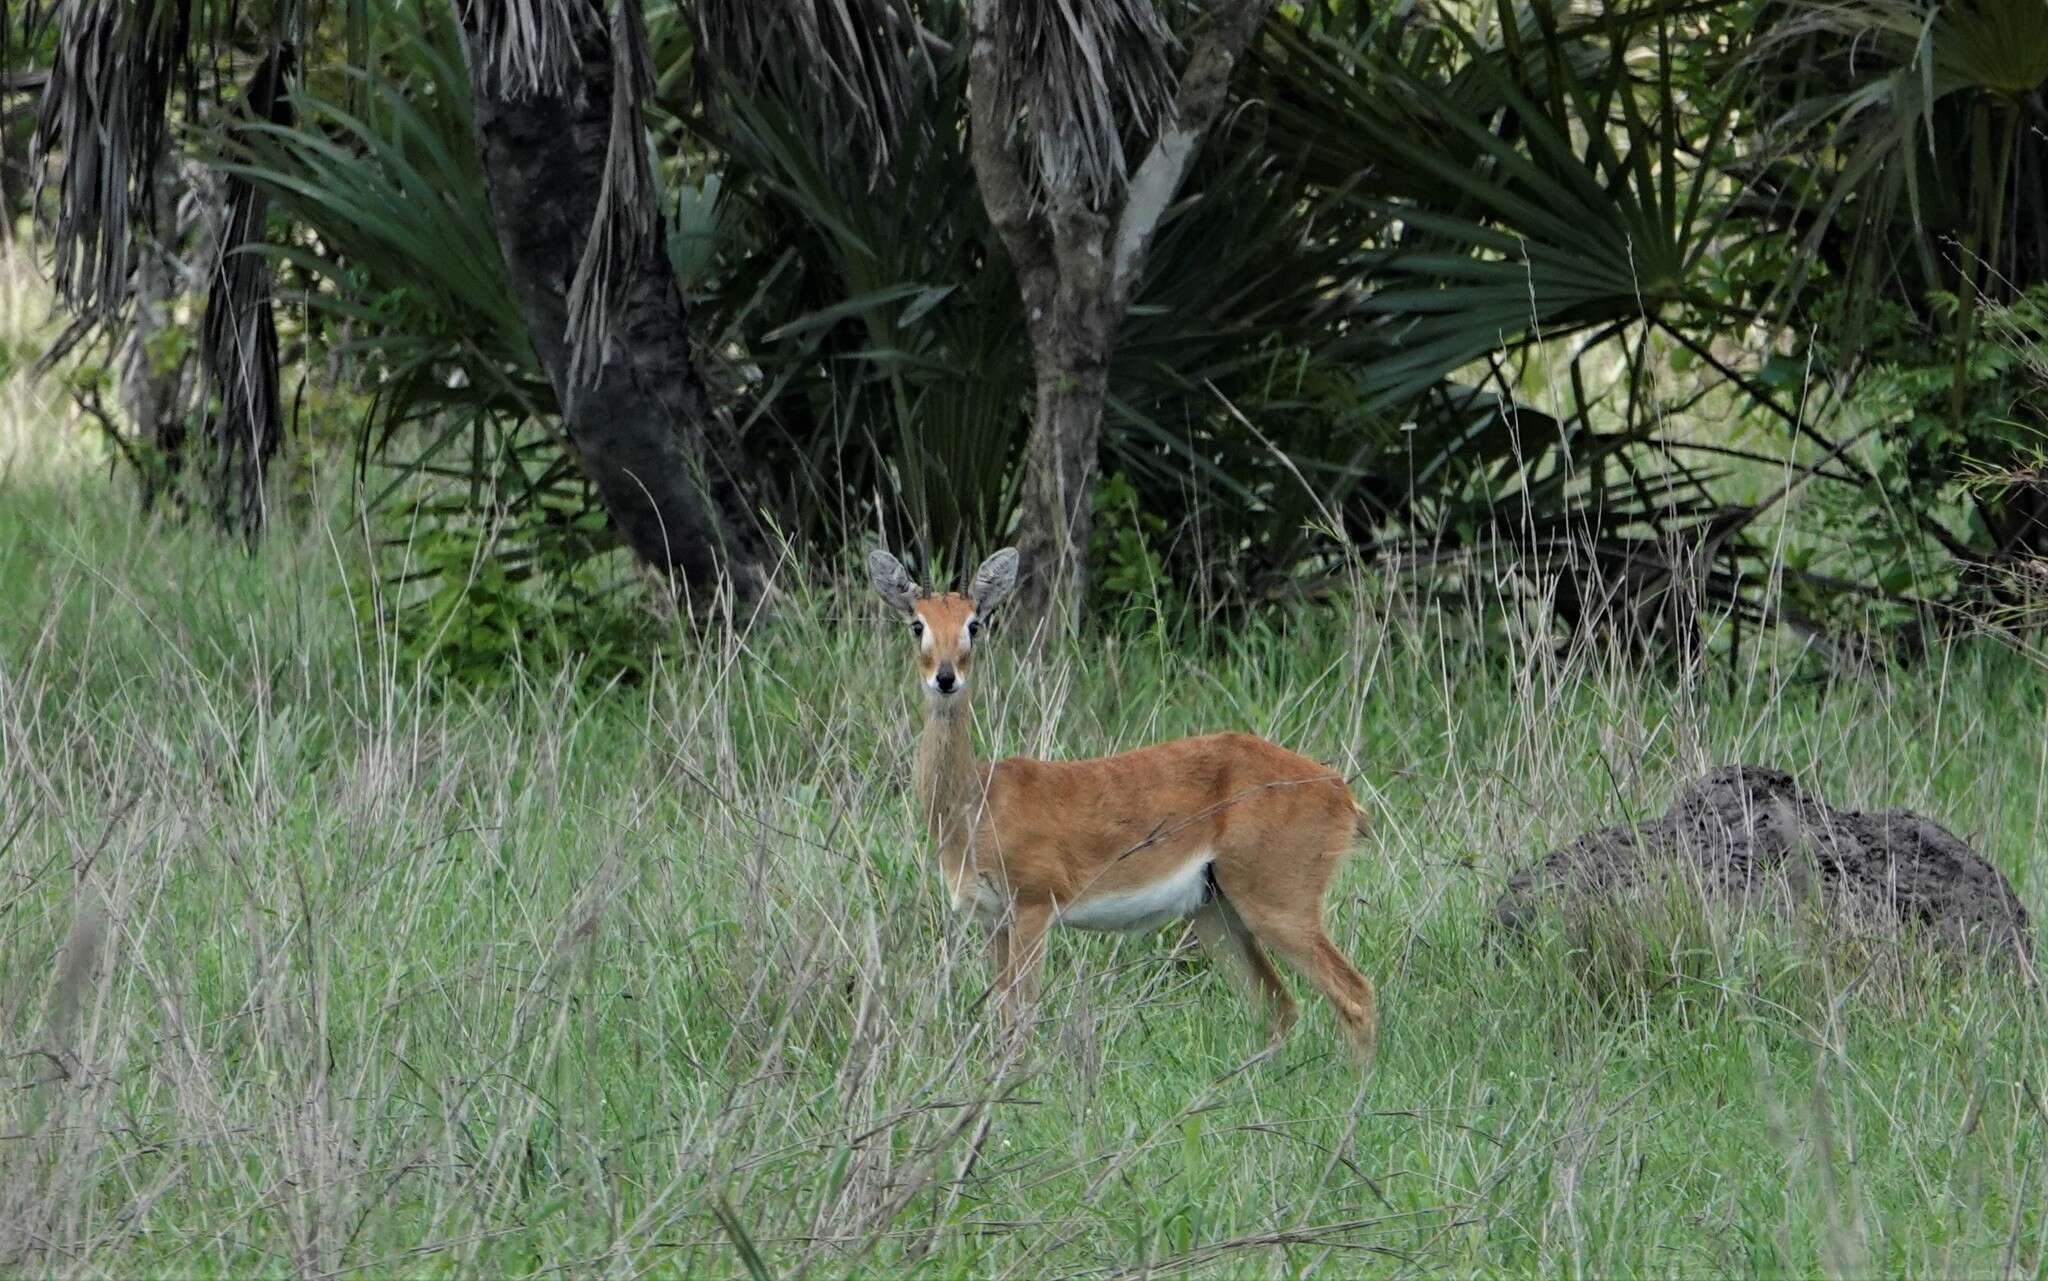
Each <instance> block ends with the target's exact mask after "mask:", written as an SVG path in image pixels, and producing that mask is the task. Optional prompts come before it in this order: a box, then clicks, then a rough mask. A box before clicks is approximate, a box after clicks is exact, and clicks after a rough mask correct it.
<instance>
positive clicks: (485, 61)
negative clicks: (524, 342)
mask: <svg viewBox="0 0 2048 1281" xmlns="http://www.w3.org/2000/svg"><path fill="white" fill-rule="evenodd" d="M593 8H594V7H593ZM473 14H474V8H473V7H472V8H470V10H469V13H468V15H466V16H465V18H464V37H465V44H466V46H467V49H468V55H469V70H470V83H471V87H472V91H473V95H474V98H475V112H476V129H477V135H478V144H479V148H480V151H481V153H482V158H483V170H484V183H485V186H486V189H487V193H488V198H489V202H490V210H491V221H492V224H493V228H494V230H495V231H496V233H497V239H498V244H499V247H500V249H501V250H502V251H503V253H504V255H505V264H506V267H507V268H508V269H509V271H510V273H511V277H512V282H513V287H514V289H515V290H516V291H517V293H518V295H519V302H520V310H521V311H522V312H523V313H524V315H525V317H526V322H527V328H528V330H529V331H530V332H531V334H532V338H533V344H534V348H535V351H536V352H537V354H538V355H539V357H540V361H541V364H542V366H543V367H544V368H545V369H546V370H547V374H548V380H549V382H550V383H551V384H553V386H554V389H555V394H556V398H557V401H558V403H559V405H560V407H561V412H562V422H563V427H564V429H565V430H566V432H567V434H568V438H569V442H570V445H571V447H572V448H573V449H574V450H575V452H576V456H577V458H578V460H579V461H580V462H581V463H582V466H583V470H584V474H585V475H587V476H589V477H590V479H591V482H592V483H593V484H594V485H595V486H596V488H597V492H598V495H599V497H600V498H601V499H602V500H603V502H604V504H605V508H606V510H607V511H608V512H609V513H610V515H611V518H612V521H613V523H614V524H615V525H616V526H617V527H618V529H619V532H620V533H621V535H623V537H624V538H625V540H626V542H627V543H628V544H629V545H630V546H631V547H632V548H633V550H634V551H635V552H637V553H638V554H639V555H640V556H641V557H642V558H644V559H645V560H646V561H648V562H649V563H650V564H651V565H653V566H654V567H655V568H657V569H659V570H662V571H664V572H666V573H667V574H668V575H669V577H670V579H671V581H672V582H673V583H674V584H675V585H676V587H677V588H678V590H680V591H682V592H684V593H686V594H687V595H688V596H689V597H690V598H691V599H692V600H695V601H697V602H699V603H703V602H708V601H709V600H710V599H712V597H713V594H714V593H715V591H716V590H717V588H718V586H719V585H720V583H721V582H723V581H730V583H731V585H732V588H733V591H734V594H735V596H736V597H737V599H739V600H740V601H742V602H745V601H750V600H752V599H754V598H755V597H756V596H757V595H758V594H759V592H760V589H761V586H762V581H763V576H762V570H761V564H762V555H761V540H760V537H759V535H758V532H757V529H756V527H755V525H754V523H753V522H752V519H751V517H750V516H749V514H748V508H747V505H746V503H745V500H744V495H743V493H742V491H741V489H740V486H739V483H738V480H737V477H736V473H735V470H734V468H733V467H732V465H731V460H730V459H728V458H721V457H720V456H718V454H717V453H716V452H715V450H714V448H713V444H712V442H713V439H714V436H715V435H716V425H717V420H716V418H715V416H714V414H713V410H712V405H711V399H710V396H709V394H708V393H707V391H706V390H705V386H704V381H703V379H702V378H701V377H700V376H699V375H698V372H697V369H696V366H695V364H694V363H693V361H692V358H691V352H690V343H689V309H688V307H687V305H686V304H685V302H684V299H683V294H682V289H681V287H680V286H679V285H678V283H677V281H676V278H675V274H674V271H673V269H672V267H671V266H670V264H669V261H668V258H667V255H666V253H665V252H664V250H663V248H662V245H663V242H664V241H665V239H666V237H665V236H661V235H656V236H652V237H649V238H647V241H646V242H644V243H643V244H642V245H640V246H638V247H636V248H634V249H633V250H632V251H631V252H632V260H631V261H626V262H621V263H618V264H615V267H616V270H615V272H614V275H613V279H614V280H616V281H617V282H618V284H617V287H616V291H615V294H614V297H613V308H612V312H611V315H610V324H609V330H608V334H607V336H606V339H605V342H604V346H603V350H602V351H601V352H598V353H594V354H593V355H592V356H591V357H590V359H589V367H588V368H585V369H582V370H580V371H577V374H576V375H575V376H572V362H573V357H574V355H575V353H574V351H573V350H572V343H571V339H570V336H569V291H570V285H571V283H572V281H573V280H574V279H575V277H576V270H577V265H578V263H580V262H581V261H582V259H583V255H584V251H585V248H586V246H587V245H588V244H589V242H590V238H591V236H592V234H593V225H594V221H595V218H596V215H597V212H598V204H599V193H600V190H601V188H602V186H603V169H604V164H605V154H606V147H607V142H608V139H609V138H610V136H611V132H612V112H613V105H614V104H613V102H612V97H613V93H614V89H615V78H616V71H615V62H614V58H613V51H612V48H611V40H610V36H609V34H608V32H607V30H606V24H605V23H604V21H602V19H601V18H600V19H599V20H596V21H591V22H586V23H578V24H576V28H575V30H574V32H573V36H572V42H573V50H572V53H571V56H572V57H573V65H572V66H571V67H570V68H569V73H568V74H567V75H565V76H563V77H561V78H560V79H559V82H558V83H555V84H542V85H540V86H537V87H536V86H531V85H514V84H509V83H507V81H508V77H505V76H503V75H500V74H496V72H495V71H494V69H493V67H492V65H491V59H490V58H489V57H488V56H484V55H482V54H480V51H479V50H478V48H477V47H476V31H475V19H474V17H473Z"/></svg>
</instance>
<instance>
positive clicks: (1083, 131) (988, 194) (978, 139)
mask: <svg viewBox="0 0 2048 1281" xmlns="http://www.w3.org/2000/svg"><path fill="white" fill-rule="evenodd" d="M962 4H964V7H965V9H966V17H967V23H966V37H965V44H966V48H965V49H961V48H958V47H957V46H956V45H955V44H954V43H952V42H950V41H948V40H946V39H944V38H942V37H940V36H938V35H936V34H934V33H933V32H932V31H931V30H929V29H928V28H927V27H926V26H924V25H923V24H921V23H920V22H919V20H918V14H917V11H916V8H915V7H914V6H912V5H910V4H908V3H906V2H905V0H703V2H702V3H700V5H699V6H698V11H699V15H700V29H701V33H702V42H703V44H704V46H705V47H707V48H709V49H711V50H713V51H715V53H716V55H717V56H718V58H719V60H720V61H721V62H722V63H723V64H724V65H725V67H726V69H727V70H728V71H732V72H735V73H737V74H738V75H739V76H740V78H741V80H742V83H743V84H744V83H746V82H747V81H748V80H749V79H750V78H751V79H752V80H753V81H754V82H756V83H758V82H759V81H760V80H762V79H773V78H774V77H776V76H778V75H782V76H788V75H790V74H792V73H791V72H790V70H789V68H788V65H787V61H786V59H779V58H776V57H774V56H773V51H774V50H775V49H776V47H777V46H778V45H782V46H787V45H788V44H789V43H790V42H791V40H792V38H793V37H794V38H795V39H796V43H797V44H798V46H799V50H800V56H801V57H803V58H804V59H805V60H806V61H807V64H808V66H807V78H808V80H809V81H810V84H809V87H808V90H807V92H806V91H802V90H800V91H799V92H798V93H797V94H796V95H793V96H797V97H803V98H805V100H807V101H808V102H810V103H811V104H812V105H813V108H814V110H815V112H816V113H817V115H818V116H819V118H820V119H821V120H822V121H824V122H825V123H824V124H823V126H822V129H821V132H823V133H826V134H834V133H836V134H838V135H840V136H842V137H843V138H846V139H850V140H852V141H854V142H855V144H856V145H855V146H853V147H851V148H843V149H842V150H843V151H844V152H845V154H846V155H847V156H848V157H849V158H860V159H862V160H863V162H871V161H872V158H873V157H874V156H875V155H876V154H878V153H879V152H884V151H886V149H887V148H888V147H889V146H890V145H891V139H890V137H889V135H890V132H891V130H892V129H895V128H897V127H899V126H900V124H901V122H902V121H903V120H904V119H905V118H906V117H907V116H908V115H909V114H910V113H909V112H907V111H906V110H904V104H903V97H904V95H905V94H906V93H907V92H908V91H909V87H910V86H911V85H912V84H914V83H915V82H916V80H917V77H916V76H915V75H914V74H913V73H912V72H913V67H914V64H916V63H918V62H920V61H928V60H935V59H960V58H964V59H965V60H966V64H967V74H966V76H965V78H964V86H965V92H966V94H967V98H968V120H969V142H970V154H971V158H972V163H973V167H974V173H975V177H976V181H977V185H978V187H979V189H980V196H981V200H982V203H983V204H984V205H985V206H986V208H987V211H988V216H989V220H990V222H991V223H992V224H993V225H994V227H995V230H996V232H997V234H998V236H999V238H1000V240H1001V242H1002V246H1003V248H1004V249H1005V250H1006V251H1007V253H1008V255H1009V259H1010V263H1011V266H1012V269H1013V270H1014V271H1015V273H1016V277H1017V288H1018V291H1019V293H1020V294H1021V295H1022V300H1023V305H1024V317H1025V331H1026V335H1027V337H1028V341H1029V345H1030V349H1031V366H1032V408H1033V413H1032V425H1031V431H1030V437H1029V441H1028V444H1027V446H1026V449H1025V456H1024V475H1023V484H1022V492H1021V495H1020V502H1019V507H1020V510H1019V514H1018V530H1017V545H1018V547H1019V549H1020V551H1021V552H1022V553H1023V570H1022V578H1021V581H1020V586H1019V589H1018V600H1019V602H1020V606H1021V608H1022V610H1023V611H1024V612H1025V613H1026V614H1027V615H1029V616H1031V617H1033V618H1041V619H1048V620H1051V621H1054V622H1056V623H1058V624H1060V625H1069V624H1072V623H1073V622H1075V621H1077V620H1078V618H1079V615H1080V610H1081V605H1082V601H1083V599H1084V597H1085V593H1086V588H1087V578H1088V564H1087V552H1088V542H1089V533H1090V526H1091V518H1092V499H1093V492H1094V485H1095V476H1096V470H1097V462H1098V455H1099V453H1100V449H1101V435H1102V420H1103V411H1104V408H1105V405H1106V404H1107V401H1108V396H1109V390H1110V388H1109V373H1110V365H1111V360H1112V357H1113V356H1114V355H1115V351H1116V346H1117V339H1118V335H1119V332H1120V330H1121V329H1122V327H1123V325H1124V321H1125V320H1126V318H1127V317H1128V315H1129V312H1130V307H1131V301H1132V299H1133V297H1134V296H1135V295H1136V292H1137V289H1138V286H1139V283H1140V281H1141V279H1142V278H1143V276H1144V274H1145V270H1146V266H1147V263H1148V261H1149V258H1150V255H1151V249H1152V244H1153V240H1154V238H1155V236H1156V235H1157V234H1158V232H1159V230H1160V226H1161V223H1162V221H1163V220H1164V219H1165V217H1166V214H1167V212H1168V210H1169V208H1171V206H1172V205H1173V203H1174V201H1175V198H1176V197H1177V196H1178V195H1179V194H1180V193H1181V190H1182V187H1183V185H1184V183H1185V182H1186V179H1187V176H1188V173H1189V171H1190V168H1191V167H1192V166H1193V164H1194V161H1195V159H1196V156H1197V154H1198V152H1199V150H1200V148H1201V144H1202V142H1203V139H1204V138H1205V137H1206V136H1207V134H1208V133H1209V132H1210V130H1211V128H1212V126H1214V125H1215V123H1216V121H1217V118H1218V117H1219V116H1220V115H1221V114H1222V112H1223V109H1224V106H1225V104H1226V102H1227V101H1228V91H1229V87H1230V78H1231V73H1232V71H1233V70H1234V69H1235V68H1236V66H1237V65H1238V63H1239V62H1240V61H1241V59H1242V58H1243V55H1244V53H1245V51H1246V49H1248V48H1249V47H1250V45H1251V42H1252V38H1253V36H1254V35H1255V34H1256V33H1257V32H1258V30H1259V29H1260V26H1261V24H1262V23H1263V22H1264V21H1265V18H1266V15H1267V14H1268V13H1269V12H1270V11H1271V10H1272V8H1273V5H1272V2H1271V0H1212V2H1211V3H1208V4H1206V5H1200V6H1196V5H1188V6H1166V5H1156V4H1155V0H954V2H953V3H947V4H939V3H935V4H933V5H932V6H931V9H932V11H933V12H934V14H936V13H937V12H938V11H939V10H944V11H945V14H946V16H948V17H953V16H957V13H958V9H959V8H960V7H962ZM1168 10H1170V11H1173V12H1177V13H1183V14H1191V15H1193V16H1192V19H1191V21H1190V22H1189V23H1188V24H1187V25H1188V29H1187V30H1186V31H1184V32H1182V33H1180V34H1179V35H1178V36H1177V35H1176V34H1175V33H1174V32H1173V31H1172V30H1171V29H1170V27H1169V26H1168V24H1167V22H1166V20H1165V18H1164V17H1163V16H1162V13H1163V12H1164V11H1168ZM934 25H939V26H951V25H952V24H951V23H935V24H934ZM1183 48H1184V49H1185V56H1184V57H1181V58H1180V59H1178V64H1179V65H1178V66H1176V65H1175V63H1176V59H1175V58H1174V57H1173V56H1172V55H1173V54H1174V52H1175V51H1176V50H1177V49H1183ZM778 87H781V88H783V89H784V90H785V91H787V86H778Z"/></svg>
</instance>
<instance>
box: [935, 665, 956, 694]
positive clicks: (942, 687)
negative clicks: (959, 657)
mask: <svg viewBox="0 0 2048 1281" xmlns="http://www.w3.org/2000/svg"><path fill="white" fill-rule="evenodd" d="M932 683H933V684H935V685H937V686H938V687H939V692H940V693H941V694H950V693H952V692H953V685H954V678H953V669H952V668H950V667H941V668H940V669H939V674H938V675H937V676H935V677H933V678H932Z"/></svg>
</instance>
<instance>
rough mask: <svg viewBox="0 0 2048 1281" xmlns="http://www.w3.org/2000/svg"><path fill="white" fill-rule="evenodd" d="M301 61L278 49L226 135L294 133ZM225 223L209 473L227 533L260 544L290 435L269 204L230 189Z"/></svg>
mask: <svg viewBox="0 0 2048 1281" xmlns="http://www.w3.org/2000/svg"><path fill="white" fill-rule="evenodd" d="M296 69H297V58H296V55H295V52H294V50H293V48H292V46H290V45H289V44H284V43H277V44H273V45H272V47H271V52H270V54H269V56H268V57H266V58H265V59H264V60H263V62H262V64H261V65H259V66H258V67H257V70H256V74H255V75H253V76H252V77H250V80H249V86H248V89H247V91H246V92H245V93H244V94H243V95H242V102H241V105H240V108H239V110H238V111H237V112H236V118H235V121H234V123H233V124H231V125H230V126H229V129H228V132H229V134H230V135H231V136H232V135H233V134H234V133H235V132H236V131H237V130H240V129H246V128H247V127H248V126H250V125H252V124H270V125H277V126H284V125H289V124H290V123H291V121H292V106H291V99H290V97H289V96H288V85H289V82H290V81H291V80H292V78H293V77H294V75H295V74H296ZM225 196H226V205H227V218H226V222H225V225H224V227H223V229H222V233H221V243H220V257H219V261H218V265H217V266H216V267H215V269H214V273H213V280H212V284H211V286H210V288H209V289H208V290H207V297H206V323H205V329H204V334H203V344H202V350H203V351H204V353H205V364H206V372H207V379H208V382H209V384H210V386H209V390H210V392H211V394H212V395H213V396H215V397H217V398H218V401H219V405H218V408H217V410H216V411H215V412H214V414H213V417H212V423H211V426H212V435H213V458H212V460H211V462H212V466H213V468H214V469H215V473H216V478H217V488H216V491H215V492H216V495H217V500H216V501H217V503H218V507H219V517H220V522H221V524H222V526H223V527H224V528H239V531H240V532H241V533H243V534H245V535H252V536H253V535H254V534H255V533H256V532H257V531H258V530H259V529H260V528H261V527H262V524H263V476H264V472H265V470H266V469H267V468H268V466H269V464H270V459H271V457H272V456H273V455H274V454H276V452H277V447H278V443H279V441H280V440H281V439H282V438H283V435H284V408H283V404H282V402H281V399H280V397H279V394H278V352H277V317H276V314H275V311H274V310H273V308H272V298H271V284H270V262H269V260H268V259H267V258H265V257H264V255H263V250H262V246H263V223H264V215H265V213H266V212H267V210H268V208H269V196H268V194H267V193H266V192H265V191H264V190H263V189H262V188H260V187H258V186H257V185H256V184H255V183H253V182H251V181H250V180H249V179H248V178H246V177H243V176H241V175H230V176H229V177H228V179H227V180H226V191H225Z"/></svg>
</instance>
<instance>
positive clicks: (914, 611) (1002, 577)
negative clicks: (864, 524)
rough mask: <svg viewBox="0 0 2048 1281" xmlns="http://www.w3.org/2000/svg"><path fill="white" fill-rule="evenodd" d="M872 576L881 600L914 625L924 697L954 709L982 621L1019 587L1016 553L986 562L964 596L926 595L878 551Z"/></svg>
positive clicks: (871, 565)
mask: <svg viewBox="0 0 2048 1281" xmlns="http://www.w3.org/2000/svg"><path fill="white" fill-rule="evenodd" d="M868 578H869V580H870V581H872V582H873V583H874V585H875V592H876V593H877V594H878V595H880V596H881V598H882V600H883V601H884V602H885V603H886V604H888V606H889V607H890V608H891V609H894V610H896V611H897V612H898V613H900V614H902V615H903V620H904V622H906V623H908V624H909V625H910V635H911V639H912V640H914V641H915V642H916V644H917V671H918V677H919V679H920V681H921V682H922V684H923V685H924V689H925V693H926V694H927V695H928V696H929V697H930V698H931V699H932V700H933V702H934V704H935V705H936V706H939V707H950V706H953V705H954V704H955V703H956V701H957V700H959V699H961V698H963V697H964V696H965V695H966V693H967V681H968V671H969V669H970V668H971V667H972V666H973V664H974V647H975V645H976V643H977V642H978V639H979V637H980V633H981V623H982V620H983V619H984V618H986V617H988V615H989V614H990V612H992V611H993V610H994V609H995V607H996V606H997V605H999V604H1001V603H1002V601H1003V598H1004V597H1006V596H1008V595H1009V594H1010V590H1011V589H1012V588H1014V587H1015V586H1016V585H1017V549H1016V548H1014V547H1005V548H1004V549H1003V550H1001V551H999V552H997V553H996V554H995V555H993V556H991V557H989V558H988V559H987V560H985V561H983V562H982V563H981V568H980V569H978V570H976V571H974V585H973V587H972V588H970V589H969V590H968V591H967V592H965V593H961V592H944V593H933V592H929V591H926V590H925V589H923V588H921V587H919V586H918V585H917V583H916V581H915V580H914V579H912V578H911V577H910V571H909V570H907V569H905V568H903V562H901V561H899V560H897V559H896V558H895V557H894V556H891V555H890V554H889V553H888V552H885V551H883V550H881V549H880V548H876V549H875V550H874V551H873V552H870V553H869V554H868Z"/></svg>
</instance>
